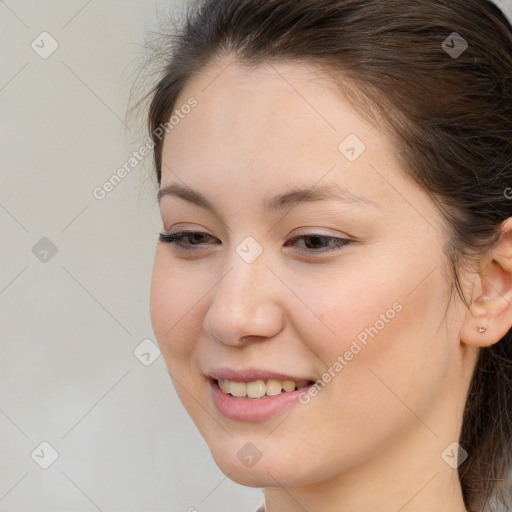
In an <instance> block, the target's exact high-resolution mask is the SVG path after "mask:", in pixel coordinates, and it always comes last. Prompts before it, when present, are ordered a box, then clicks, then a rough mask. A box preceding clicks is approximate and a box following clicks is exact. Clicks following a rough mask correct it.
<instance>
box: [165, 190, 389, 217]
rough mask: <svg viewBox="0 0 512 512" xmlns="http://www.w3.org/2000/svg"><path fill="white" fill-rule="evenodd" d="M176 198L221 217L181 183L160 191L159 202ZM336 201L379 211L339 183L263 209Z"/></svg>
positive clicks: (292, 193) (287, 195)
mask: <svg viewBox="0 0 512 512" xmlns="http://www.w3.org/2000/svg"><path fill="white" fill-rule="evenodd" d="M168 196H174V197H178V198H180V199H183V200H184V201H188V202H189V203H193V204H195V205H197V206H199V207H201V208H204V209H206V210H210V211H211V212H212V213H214V214H215V215H216V216H217V217H221V216H220V214H219V212H218V211H217V208H215V206H214V205H213V204H212V203H211V202H210V200H209V199H207V198H206V197H205V196H204V195H202V194H201V193H200V192H198V191H196V190H194V189H192V188H190V187H187V186H185V185H181V184H179V183H171V184H170V185H166V186H165V187H163V188H160V190H159V191H158V196H157V198H158V202H159V203H160V201H161V199H162V198H163V197H168ZM325 200H335V201H340V202H344V203H348V204H351V205H354V206H370V207H373V208H377V209H379V206H378V204H377V203H376V202H375V201H373V200H372V199H370V198H368V197H366V196H363V195H361V194H359V193H356V192H353V191H350V190H349V189H347V188H345V187H342V186H340V185H339V184H338V183H324V184H321V185H315V186H314V187H304V188H294V189H292V190H289V191H288V192H284V193H282V194H278V195H276V196H273V197H271V198H269V199H266V200H265V201H264V202H263V207H264V208H265V209H267V210H269V211H272V212H274V211H275V212H277V211H282V210H284V209H287V208H291V207H294V206H296V205H300V204H302V203H312V202H317V201H325Z"/></svg>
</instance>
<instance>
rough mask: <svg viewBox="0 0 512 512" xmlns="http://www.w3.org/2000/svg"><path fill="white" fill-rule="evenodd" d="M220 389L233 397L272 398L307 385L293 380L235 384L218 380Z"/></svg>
mask: <svg viewBox="0 0 512 512" xmlns="http://www.w3.org/2000/svg"><path fill="white" fill-rule="evenodd" d="M217 382H218V384H219V387H220V389H222V391H224V393H228V394H229V393H230V394H231V395H233V396H238V397H249V398H261V397H262V396H265V395H266V396H274V395H279V394H280V393H281V392H282V391H283V390H284V391H285V392H289V391H295V389H301V388H303V387H305V386H307V385H308V384H309V381H307V380H299V381H298V382H294V381H293V380H277V379H269V380H267V381H264V380H256V381H252V382H237V381H233V380H218V381H217Z"/></svg>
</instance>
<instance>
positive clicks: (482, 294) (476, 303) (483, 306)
mask: <svg viewBox="0 0 512 512" xmlns="http://www.w3.org/2000/svg"><path fill="white" fill-rule="evenodd" d="M511 327H512V217H510V218H508V219H507V220H506V221H505V222H504V223H503V224H502V232H501V235H500V237H499V239H498V240H497V242H496V243H495V245H494V246H493V248H492V249H491V250H490V251H489V253H488V254H487V255H485V256H484V257H483V258H482V260H481V268H480V272H479V273H478V274H476V276H475V281H474V287H473V296H472V297H471V300H470V309H469V310H468V311H467V314H466V318H465V320H464V323H463V325H462V328H461V332H460V339H461V341H463V342H464V343H466V344H468V345H474V346H478V347H486V346H490V345H493V344H494V343H496V342H498V341H499V340H500V339H502V338H503V337H504V336H505V334H507V332H508V331H509V330H510V328H511Z"/></svg>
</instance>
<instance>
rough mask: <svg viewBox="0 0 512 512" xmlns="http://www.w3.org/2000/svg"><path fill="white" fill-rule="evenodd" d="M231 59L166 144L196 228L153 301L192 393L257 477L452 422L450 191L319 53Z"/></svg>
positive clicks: (345, 459) (166, 163)
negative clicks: (423, 184)
mask: <svg viewBox="0 0 512 512" xmlns="http://www.w3.org/2000/svg"><path fill="white" fill-rule="evenodd" d="M226 64H227V63H226V62H219V63H216V64H214V65H211V66H210V67H209V68H208V69H206V70H205V71H203V72H202V73H201V74H200V75H198V76H196V77H195V78H194V79H193V80H192V81H191V82H190V83H189V84H188V85H187V87H186V88H185V89H184V90H183V91H182V93H181V95H180V97H179V98H178V101H177V103H176V105H175V109H179V108H180V106H182V105H185V104H186V103H187V102H188V101H190V98H194V99H195V100H196V101H197V104H196V106H195V107H194V108H191V109H186V111H187V112H189V111H190V112H189V113H187V115H183V116H181V117H180V121H179V123H176V124H175V125H174V126H173V128H172V130H170V131H169V133H168V135H166V137H165V140H164V146H163V156H162V159H163V160H162V183H161V193H162V196H161V199H160V211H161V216H162V231H163V232H165V233H169V234H176V233H180V234H181V238H178V239H176V238H175V239H174V240H173V239H172V237H170V236H168V237H167V241H160V242H159V243H158V246H157V250H156V257H155V262H154V271H153V277H152V287H151V319H152V323H153V328H154V332H155V335H156V337H157V340H158V342H159V344H160V347H161V350H162V353H163V356H164V358H165V361H166V364H167V367H168V369H169V372H170V374H171V376H172V379H173V383H174V385H175V388H176V391H177V393H178V395H179V397H180V399H181V401H182V403H183V405H184V406H185V408H186V410H187V411H188V413H189V414H190V416H191V417H192V419H193V421H194V422H195V424H196V425H197V427H198V429H199V431H200V432H201V434H202V435H203V436H204V438H205V440H206V442H207V443H208V445H209V447H210V450H211V452H212V455H213V457H214V459H215V461H216V462H217V464H218V465H219V467H220V468H221V469H222V470H223V471H224V472H225V473H226V474H229V476H230V478H232V479H233V480H235V481H237V482H239V483H241V484H244V485H251V486H257V487H265V486H267V485H275V482H276V480H277V481H278V482H280V484H281V485H298V484H307V483H311V482H319V481H322V480H326V479H329V478H333V477H334V476H335V475H337V474H339V473H340V472H342V471H347V470H350V469H351V468H355V467H356V466H357V465H358V464H361V463H363V462H365V461H370V460H372V459H375V458H378V457H384V455H385V454H386V453H389V452H390V450H391V449H392V448H393V449H395V450H396V449H397V447H398V446H399V445H400V443H403V442H405V441H404V439H408V440H409V441H410V440H411V439H413V438H415V439H420V438H424V439H423V441H425V439H427V438H428V440H429V442H430V441H431V440H432V439H434V441H435V438H433V436H431V433H429V432H428V431H427V428H426V427H425V424H427V425H430V426H432V427H433V428H434V425H435V428H440V425H441V424H442V423H443V422H444V421H448V420H447V418H446V417H447V411H449V407H447V402H446V400H447V398H446V397H447V396H452V395H453V394H454V391H453V390H454V389H456V387H457V386H460V384H459V382H458V381H456V380H455V377H453V375H454V374H455V373H454V371H453V369H454V366H456V365H457V364H459V363H458V359H457V350H458V347H459V343H458V339H457V332H456V326H457V323H456V321H455V319H456V317H457V311H454V310H452V308H451V306H450V308H448V309H446V304H447V300H448V281H447V275H448V274H447V272H446V263H445V258H444V256H443V253H442V247H443V243H444V241H445V239H446V238H445V234H444V232H443V227H442V223H441V218H440V215H439V213H438V211H437V209H436V208H435V206H434V204H433V203H432V202H431V200H430V199H429V198H428V196H427V195H426V194H425V193H424V192H423V191H422V190H421V189H420V188H419V187H417V186H416V185H414V184H413V183H412V182H411V181H410V180H408V179H407V178H406V177H405V175H404V173H403V171H402V170H401V169H400V167H399V165H398V163H397V160H396V159H395V157H394V152H393V147H392V146H391V145H390V143H389V142H388V141H387V140H386V137H385V136H384V134H383V133H382V132H381V131H380V130H379V127H378V125H377V126H372V124H371V123H370V122H368V121H366V120H364V119H363V118H362V117H361V116H360V115H359V114H358V113H357V111H356V110H354V108H353V107H352V106H351V105H350V104H349V103H347V102H346V101H345V100H344V99H343V97H342V95H341V94H340V93H339V91H337V90H336V88H335V87H334V85H330V84H329V83H328V82H327V80H326V79H325V78H323V77H322V75H321V74H320V73H319V72H318V71H317V70H316V69H315V68H314V67H313V66H308V65H305V64H301V65H298V64H279V65H274V66H273V67H271V66H263V65H262V66H259V67H257V68H253V69H248V68H244V67H243V66H241V65H239V64H235V63H231V64H230V65H228V66H227V67H226ZM363 144H364V145H363ZM178 187H181V188H178ZM185 187H186V188H187V189H191V190H193V191H194V192H195V195H192V194H190V193H188V195H187V194H185ZM299 189H300V190H302V192H301V193H300V194H298V195H297V194H295V195H287V194H289V193H290V192H291V191H294V190H299ZM198 194H200V195H201V196H204V198H205V199H206V204H205V203H200V201H199V200H198V197H199V196H198ZM277 196H283V197H281V199H277V198H276V197H277ZM321 197H323V199H322V198H321ZM183 232H188V234H183ZM190 232H193V233H195V234H190ZM447 319H448V320H449V321H447ZM451 320H453V321H451ZM455 340H456V341H455ZM285 380H290V381H294V383H295V384H294V383H292V384H290V383H288V384H285V383H284V381H285ZM219 381H223V382H219ZM226 381H228V382H226ZM229 381H234V382H235V383H233V382H229ZM269 381H272V382H269ZM247 382H250V384H247ZM315 382H316V385H312V384H311V383H315ZM297 384H298V386H297ZM219 385H220V386H221V387H224V391H223V390H222V389H221V388H220V387H219ZM288 386H290V387H288ZM283 387H284V388H285V389H288V390H290V391H285V390H283V389H282V388H283ZM295 387H298V389H297V390H295V391H292V389H295ZM450 390H451V391H450ZM246 393H248V394H249V395H252V396H256V397H257V396H260V395H261V394H262V393H265V396H262V397H260V398H250V397H247V396H245V395H246ZM275 393H278V394H275ZM232 394H234V395H237V394H241V395H244V397H235V396H232ZM267 395H271V396H267ZM398 397H399V398H398ZM404 404H407V407H406V406H405V405H404ZM411 411H413V412H414V414H411ZM448 416H449V421H451V422H452V423H453V416H451V415H450V414H448ZM418 417H419V418H422V422H423V423H424V424H422V423H421V422H418ZM444 446H445V445H443V442H442V441H441V442H440V445H439V452H440V451H441V450H442V448H444ZM437 448H438V447H437V446H436V448H435V449H436V450H437ZM428 449H429V450H430V449H431V447H429V448H428ZM439 452H437V453H439ZM304 460H307V461H308V463H307V464H304V463H303V461H304Z"/></svg>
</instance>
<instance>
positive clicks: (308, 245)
mask: <svg viewBox="0 0 512 512" xmlns="http://www.w3.org/2000/svg"><path fill="white" fill-rule="evenodd" d="M297 240H304V241H305V248H302V247H301V248H300V250H301V251H304V252H310V253H311V252H316V253H326V252H331V251H335V250H339V249H340V248H341V247H343V246H345V245H348V244H350V243H352V240H349V239H348V238H340V237H336V236H327V235H320V234H317V233H311V234H305V235H300V236H296V237H294V238H292V239H291V240H290V242H296V241H297ZM326 242H327V243H328V242H332V243H328V245H325V243H326ZM288 243H289V242H287V244H288ZM318 249H323V250H318Z"/></svg>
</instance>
